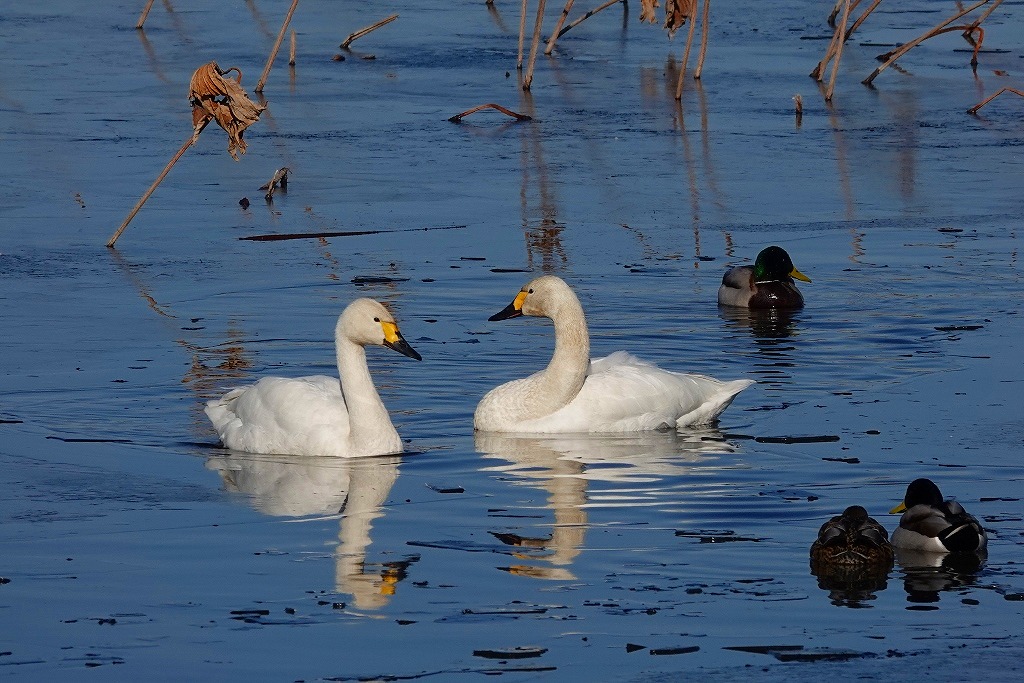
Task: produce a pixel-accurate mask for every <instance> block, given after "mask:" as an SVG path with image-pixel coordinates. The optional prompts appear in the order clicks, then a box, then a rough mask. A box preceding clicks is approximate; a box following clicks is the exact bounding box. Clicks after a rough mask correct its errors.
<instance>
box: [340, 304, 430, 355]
mask: <svg viewBox="0 0 1024 683" xmlns="http://www.w3.org/2000/svg"><path fill="white" fill-rule="evenodd" d="M334 334H335V337H337V338H338V339H341V338H345V339H348V340H350V341H352V342H355V343H356V344H359V345H360V346H371V345H374V346H386V347H388V348H389V349H392V350H394V351H398V352H399V353H400V354H402V355H403V356H409V358H415V359H416V360H423V357H422V356H420V354H418V353H416V351H415V350H414V349H413V348H412V347H411V346H409V343H408V342H407V341H405V338H404V337H403V336H402V333H401V332H399V331H398V323H396V322H395V318H394V316H393V315H391V312H390V311H388V309H386V308H384V306H383V304H380V303H378V302H376V301H374V300H373V299H356V300H355V301H353V302H352V303H350V304H349V305H348V306H347V307H345V310H344V311H342V313H341V316H340V317H339V318H338V326H337V327H336V328H335V331H334Z"/></svg>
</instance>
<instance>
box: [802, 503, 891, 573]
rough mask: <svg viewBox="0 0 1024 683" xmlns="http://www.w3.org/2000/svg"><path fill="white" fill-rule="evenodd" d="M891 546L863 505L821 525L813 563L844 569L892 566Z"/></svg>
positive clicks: (812, 556) (887, 537)
mask: <svg viewBox="0 0 1024 683" xmlns="http://www.w3.org/2000/svg"><path fill="white" fill-rule="evenodd" d="M892 558H893V553H892V546H891V545H890V544H889V534H888V533H886V531H885V527H883V526H882V525H881V524H879V523H878V522H877V521H875V520H874V519H873V518H871V517H869V516H868V511H867V510H865V509H864V508H863V507H861V506H860V505H851V506H850V507H848V508H846V509H845V510H843V514H841V515H838V516H836V517H833V518H832V519H830V520H828V521H827V522H825V523H824V524H822V525H821V529H820V530H819V531H818V538H817V539H816V540H815V541H814V543H813V544H812V545H811V563H812V566H813V565H815V564H821V565H834V566H844V567H853V566H858V567H867V566H879V565H888V566H890V567H891V566H892Z"/></svg>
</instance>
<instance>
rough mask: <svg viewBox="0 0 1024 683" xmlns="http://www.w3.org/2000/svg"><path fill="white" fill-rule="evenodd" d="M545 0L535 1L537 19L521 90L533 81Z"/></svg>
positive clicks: (528, 86) (526, 88) (527, 88)
mask: <svg viewBox="0 0 1024 683" xmlns="http://www.w3.org/2000/svg"><path fill="white" fill-rule="evenodd" d="M546 4H547V0H540V2H538V3H537V21H535V22H534V24H533V40H532V41H531V42H530V61H529V63H528V64H527V66H526V78H524V79H523V90H529V89H530V84H531V83H533V67H534V66H536V64H537V48H538V47H540V29H541V25H542V24H543V23H544V6H545V5H546Z"/></svg>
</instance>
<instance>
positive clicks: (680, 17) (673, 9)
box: [665, 0, 697, 38]
mask: <svg viewBox="0 0 1024 683" xmlns="http://www.w3.org/2000/svg"><path fill="white" fill-rule="evenodd" d="M696 14H697V0H665V28H667V29H668V35H669V37H670V38H671V37H672V36H674V35H675V33H676V31H678V30H679V28H680V27H681V26H682V25H683V24H685V23H686V20H687V19H691V20H692V19H693V17H694V15H696Z"/></svg>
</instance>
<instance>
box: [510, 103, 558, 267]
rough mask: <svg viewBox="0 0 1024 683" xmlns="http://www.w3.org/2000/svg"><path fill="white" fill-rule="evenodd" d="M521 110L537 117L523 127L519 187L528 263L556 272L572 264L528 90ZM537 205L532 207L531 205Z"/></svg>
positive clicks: (540, 132) (521, 127)
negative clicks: (566, 248)
mask: <svg viewBox="0 0 1024 683" xmlns="http://www.w3.org/2000/svg"><path fill="white" fill-rule="evenodd" d="M520 92H521V93H522V94H521V95H520V109H519V111H520V112H521V113H523V114H526V115H527V116H530V117H534V120H533V121H530V122H528V123H526V124H525V125H521V126H520V130H522V131H523V133H522V135H521V149H520V154H519V164H520V170H521V172H522V180H521V183H520V186H519V208H520V212H521V214H522V226H523V233H524V237H525V240H526V262H527V267H528V268H529V269H530V270H534V269H539V270H540V271H541V272H543V273H556V272H559V271H560V270H561V269H563V268H564V267H565V265H566V263H568V257H567V256H566V253H565V247H563V246H562V231H563V230H564V229H565V225H564V224H563V223H559V222H558V197H557V196H556V194H555V190H554V188H555V185H554V183H552V182H551V179H550V178H549V177H548V167H547V163H546V162H545V161H544V150H543V146H542V145H541V134H542V131H541V130H540V124H539V123H538V122H537V120H536V112H535V111H534V106H533V97H532V96H531V95H530V93H529V92H528V91H524V90H520ZM532 201H533V202H536V206H535V207H534V206H531V202H532Z"/></svg>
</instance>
